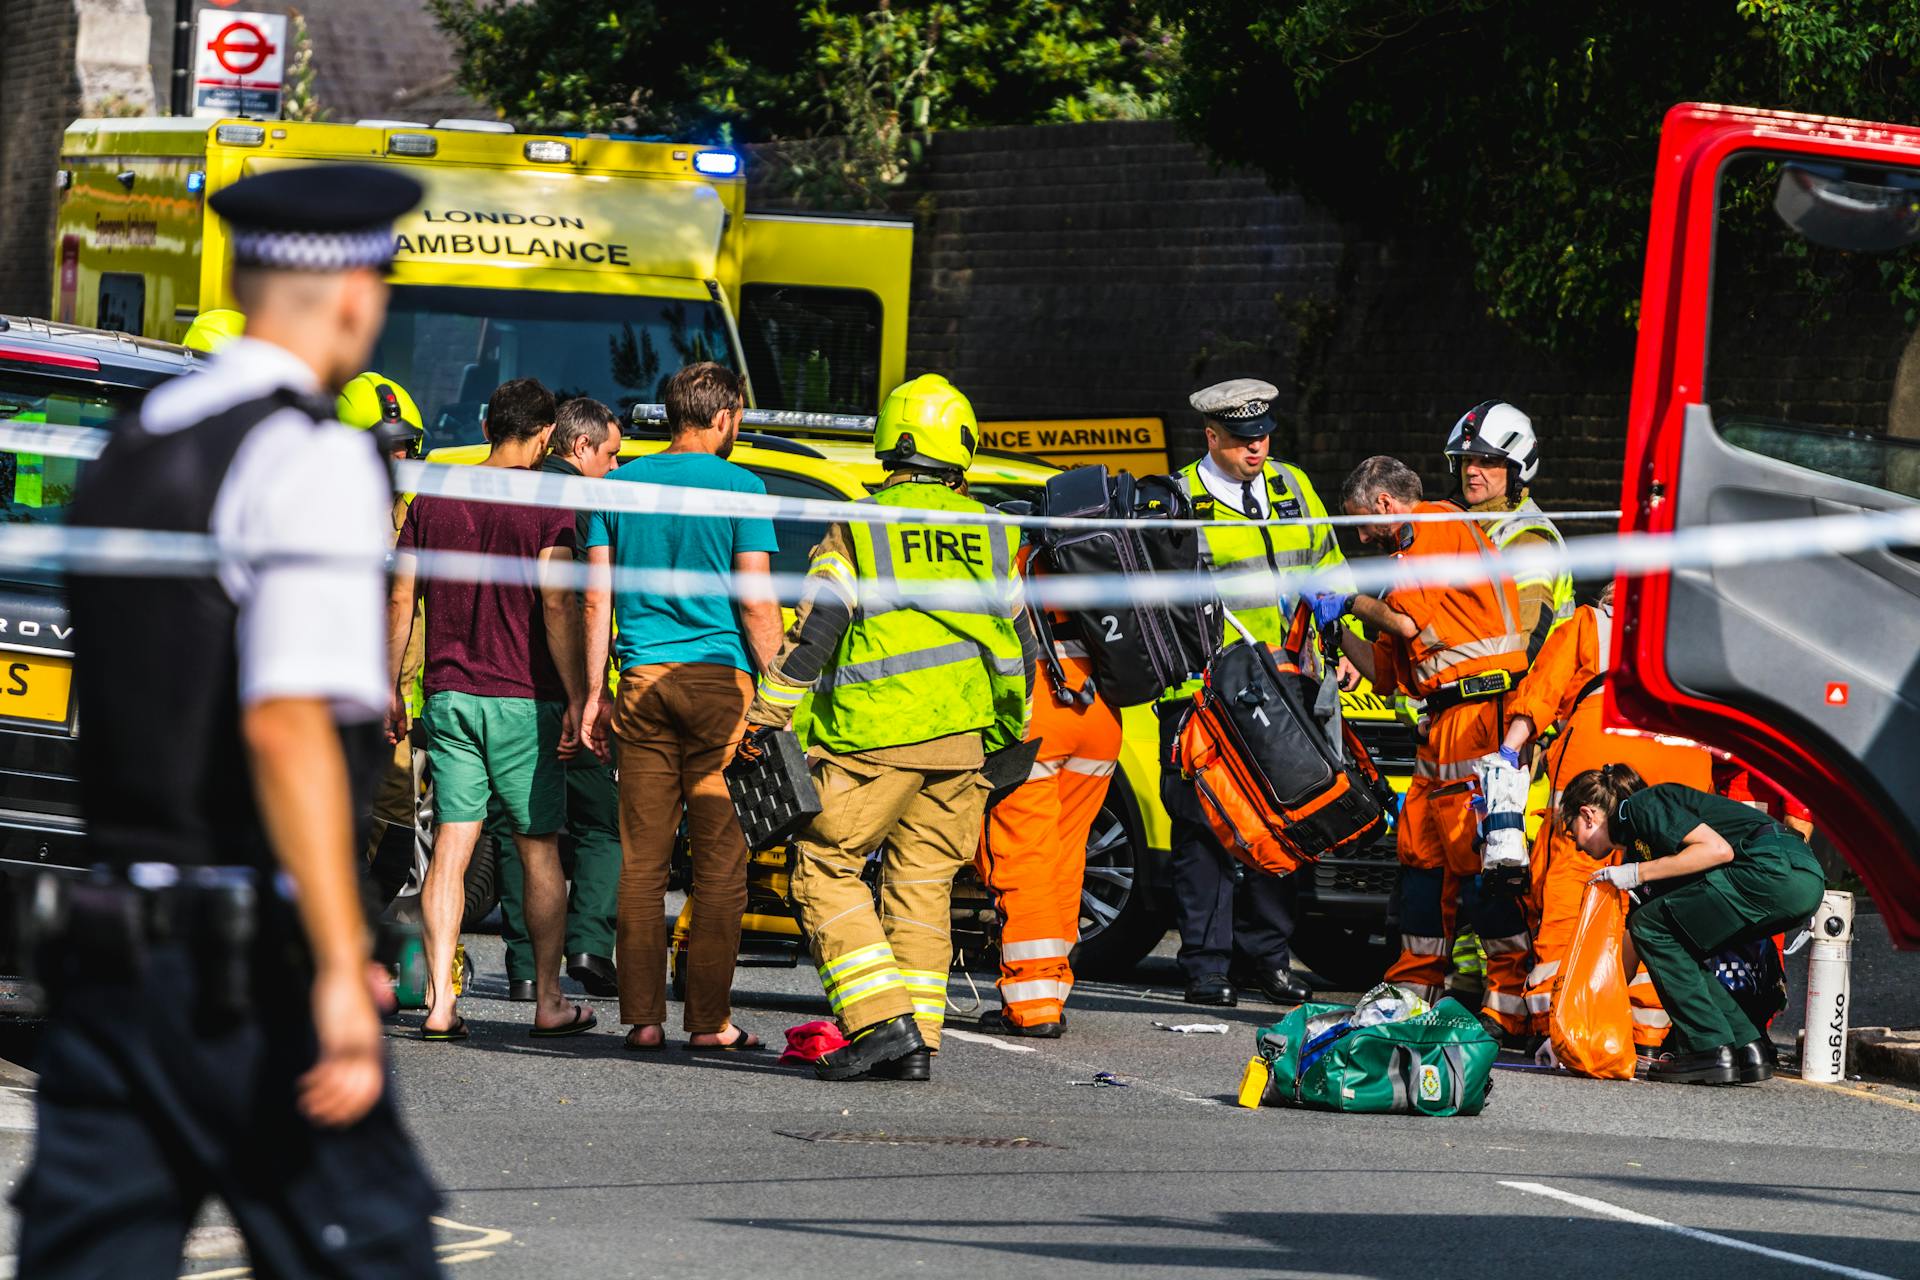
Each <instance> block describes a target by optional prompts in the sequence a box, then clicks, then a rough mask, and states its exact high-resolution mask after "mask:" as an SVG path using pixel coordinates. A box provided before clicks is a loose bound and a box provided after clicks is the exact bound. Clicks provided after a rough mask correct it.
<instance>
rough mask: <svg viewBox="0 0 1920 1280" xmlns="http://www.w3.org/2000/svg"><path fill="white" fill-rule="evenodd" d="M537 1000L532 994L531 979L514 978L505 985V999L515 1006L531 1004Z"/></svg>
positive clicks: (537, 997)
mask: <svg viewBox="0 0 1920 1280" xmlns="http://www.w3.org/2000/svg"><path fill="white" fill-rule="evenodd" d="M539 998H540V997H539V996H537V995H535V994H534V990H533V979H532V978H515V979H514V980H513V981H511V982H509V983H508V984H507V999H509V1000H511V1001H513V1002H514V1003H515V1004H532V1003H533V1002H534V1001H535V1000H538V999H539Z"/></svg>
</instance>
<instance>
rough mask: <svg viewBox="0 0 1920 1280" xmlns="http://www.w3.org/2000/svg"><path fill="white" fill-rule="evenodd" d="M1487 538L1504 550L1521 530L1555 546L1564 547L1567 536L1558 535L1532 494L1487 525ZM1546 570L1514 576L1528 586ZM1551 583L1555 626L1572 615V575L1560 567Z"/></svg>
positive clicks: (1558, 532) (1543, 580)
mask: <svg viewBox="0 0 1920 1280" xmlns="http://www.w3.org/2000/svg"><path fill="white" fill-rule="evenodd" d="M1486 530H1487V541H1489V542H1491V543H1493V545H1494V546H1496V547H1498V548H1500V550H1502V551H1505V550H1506V549H1507V545H1508V544H1509V543H1511V542H1512V541H1513V540H1514V539H1515V538H1518V537H1519V536H1520V535H1521V534H1523V533H1538V534H1540V535H1541V536H1543V537H1545V538H1546V540H1547V541H1549V542H1551V543H1552V544H1553V545H1554V546H1556V547H1565V546H1566V545H1567V544H1566V539H1564V538H1562V537H1561V536H1560V530H1558V529H1556V528H1555V527H1554V525H1553V521H1551V520H1549V519H1547V516H1546V513H1545V512H1543V511H1541V510H1540V504H1539V503H1537V502H1535V501H1534V500H1533V499H1532V498H1522V499H1520V505H1519V506H1517V507H1515V508H1514V509H1513V511H1512V512H1511V513H1510V514H1508V515H1507V516H1506V517H1504V518H1503V519H1500V520H1496V521H1494V522H1493V523H1492V524H1489V525H1487V526H1486ZM1547 581H1549V579H1548V578H1547V576H1546V575H1545V574H1533V575H1531V576H1529V577H1525V578H1520V579H1517V581H1516V584H1517V585H1518V586H1521V587H1528V586H1531V585H1533V584H1534V583H1536V582H1547ZM1551 581H1552V584H1553V625H1554V626H1555V627H1558V626H1559V625H1560V624H1561V623H1563V622H1565V621H1566V620H1567V619H1568V618H1571V617H1572V616H1573V575H1572V574H1570V573H1568V572H1567V571H1566V570H1565V569H1562V570H1561V571H1560V572H1559V573H1558V574H1556V575H1555V576H1554V577H1553V578H1552V579H1551Z"/></svg>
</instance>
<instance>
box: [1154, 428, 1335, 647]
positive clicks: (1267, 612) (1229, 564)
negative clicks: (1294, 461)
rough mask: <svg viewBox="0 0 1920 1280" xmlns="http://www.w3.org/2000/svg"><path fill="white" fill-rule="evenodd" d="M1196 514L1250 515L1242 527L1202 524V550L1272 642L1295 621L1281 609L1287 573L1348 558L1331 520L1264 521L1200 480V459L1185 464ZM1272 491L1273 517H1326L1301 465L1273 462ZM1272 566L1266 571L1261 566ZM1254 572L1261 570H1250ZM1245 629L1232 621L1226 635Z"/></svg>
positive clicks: (1260, 635) (1242, 615)
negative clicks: (1253, 519)
mask: <svg viewBox="0 0 1920 1280" xmlns="http://www.w3.org/2000/svg"><path fill="white" fill-rule="evenodd" d="M1180 476H1181V478H1182V479H1183V480H1185V481H1186V486H1187V496H1188V497H1190V498H1191V499H1192V500H1193V513H1194V517H1195V518H1196V519H1200V520H1248V521H1249V523H1248V524H1247V525H1246V526H1245V527H1242V528H1235V527H1234V526H1232V525H1215V526H1212V527H1210V528H1206V529H1203V530H1201V554H1202V556H1203V557H1204V559H1205V561H1206V563H1207V566H1208V567H1209V568H1210V569H1212V570H1213V571H1214V572H1215V573H1217V574H1220V575H1221V584H1220V596H1221V599H1222V600H1224V601H1225V602H1226V606H1227V608H1229V609H1231V610H1233V615H1234V617H1236V618H1238V619H1240V621H1241V622H1242V623H1244V624H1245V626H1246V628H1247V630H1248V631H1251V632H1252V633H1253V638H1254V639H1256V640H1260V641H1263V642H1264V643H1267V644H1280V643H1282V642H1283V641H1284V640H1285V639H1286V635H1287V622H1288V619H1287V618H1284V617H1282V616H1281V614H1280V594H1281V592H1282V591H1283V590H1284V589H1285V588H1284V585H1283V584H1284V582H1285V577H1284V575H1286V574H1289V573H1296V574H1297V573H1305V572H1306V571H1307V570H1309V569H1313V568H1315V567H1321V568H1324V567H1328V566H1331V565H1335V564H1340V563H1342V562H1343V561H1344V560H1345V557H1344V556H1343V555H1342V553H1341V551H1340V544H1339V542H1338V541H1336V540H1335V538H1334V536H1333V526H1332V525H1326V524H1292V525H1258V524H1253V523H1251V521H1250V518H1249V517H1248V516H1247V515H1246V514H1245V513H1243V512H1241V511H1238V510H1236V509H1234V508H1232V507H1229V506H1227V505H1225V504H1223V503H1218V502H1215V501H1214V498H1213V494H1212V492H1211V491H1209V490H1208V488H1207V486H1206V482H1205V481H1204V480H1202V479H1201V478H1200V463H1199V461H1198V460H1195V461H1193V462H1190V463H1188V464H1187V465H1186V466H1185V467H1183V468H1181V471H1180ZM1262 479H1263V480H1264V481H1265V490H1266V518H1267V519H1272V520H1286V519H1292V518H1295V517H1299V516H1315V515H1321V516H1323V515H1325V514H1326V508H1325V507H1323V506H1321V505H1320V498H1319V495H1318V494H1316V493H1314V491H1313V484H1312V482H1311V481H1309V480H1308V479H1307V476H1306V473H1305V472H1304V471H1302V470H1300V468H1298V467H1295V466H1292V465H1290V464H1288V463H1285V462H1278V463H1276V462H1268V463H1267V465H1266V470H1265V473H1264V475H1263V477H1262ZM1262 565H1265V566H1266V568H1267V570H1268V572H1267V573H1265V574H1262V573H1259V572H1257V570H1258V569H1259V568H1260V567H1261V566H1262ZM1249 571H1254V572H1249ZM1238 634H1239V633H1238V632H1236V631H1235V630H1234V629H1233V626H1232V624H1231V623H1229V624H1227V627H1226V630H1225V632H1224V634H1223V636H1222V640H1223V641H1224V640H1230V639H1232V638H1233V637H1234V636H1236V635H1238Z"/></svg>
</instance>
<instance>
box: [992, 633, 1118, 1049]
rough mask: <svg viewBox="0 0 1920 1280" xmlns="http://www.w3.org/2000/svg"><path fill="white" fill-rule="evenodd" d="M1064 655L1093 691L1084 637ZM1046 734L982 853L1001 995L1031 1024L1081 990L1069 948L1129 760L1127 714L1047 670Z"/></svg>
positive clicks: (1042, 719) (1040, 714) (1072, 676)
mask: <svg viewBox="0 0 1920 1280" xmlns="http://www.w3.org/2000/svg"><path fill="white" fill-rule="evenodd" d="M1055 626H1056V628H1057V629H1058V630H1059V631H1060V632H1065V630H1066V629H1065V627H1064V626H1063V625H1062V622H1061V620H1059V619H1057V618H1056V621H1055ZM1054 652H1055V654H1056V655H1057V656H1058V657H1059V660H1060V666H1061V668H1062V670H1063V671H1064V672H1065V674H1066V678H1067V685H1068V687H1069V688H1073V689H1081V688H1085V687H1086V685H1087V681H1088V679H1089V678H1090V677H1091V676H1092V674H1093V668H1092V666H1091V664H1090V663H1089V662H1088V660H1087V651H1086V648H1085V646H1084V645H1083V643H1082V642H1081V641H1080V640H1078V639H1064V638H1063V639H1059V640H1056V641H1054ZM1036 739H1037V740H1038V741H1039V743H1040V754H1039V756H1038V757H1037V758H1036V759H1035V760H1034V763H1033V771H1032V772H1031V773H1029V774H1028V775H1027V781H1026V782H1025V783H1023V784H1022V785H1021V786H1020V787H1019V789H1017V790H1016V791H1014V792H1013V793H1012V794H1011V795H1009V796H1007V797H1006V798H1005V799H1004V800H1002V801H1000V803H999V804H997V805H995V806H994V808H993V811H992V813H990V814H989V815H988V816H987V824H986V830H985V832H984V833H983V835H982V837H981V840H980V853H979V857H978V859H977V862H978V866H979V869H980V878H981V879H982V880H984V881H986V884H987V888H988V889H989V890H990V891H991V892H992V893H993V897H994V905H995V907H996V908H997V909H998V910H999V913H1000V921H1001V923H1000V979H999V985H1000V999H1001V1001H1002V1003H1003V1004H1004V1005H1005V1006H1006V1015H1007V1017H1008V1019H1009V1020H1011V1021H1012V1022H1013V1023H1014V1025H1016V1026H1021V1027H1031V1026H1038V1025H1041V1024H1044V1023H1049V1022H1059V1021H1060V1017H1061V1010H1062V1006H1064V1005H1065V1004H1066V1000H1067V995H1068V993H1069V992H1071V991H1072V990H1073V970H1072V968H1071V967H1070V966H1069V965H1068V963H1067V954H1068V952H1070V951H1071V950H1072V949H1073V945H1074V943H1076V942H1078V941H1079V940H1080V893H1081V885H1082V883H1083V882H1084V880H1085V879H1086V871H1087V833H1088V831H1090V830H1091V829H1092V827H1093V821H1094V819H1095V818H1096V817H1097V816H1098V815H1099V813H1100V805H1101V803H1102V802H1103V801H1105V799H1106V797H1107V786H1108V784H1109V783H1110V782H1111V781H1112V780H1113V773H1114V769H1115V767H1116V765H1117V762H1118V761H1119V759H1120V713H1119V712H1118V711H1116V710H1114V708H1113V706H1112V704H1110V703H1109V702H1108V701H1107V700H1106V699H1105V698H1102V697H1098V696H1095V697H1094V699H1093V700H1092V702H1091V703H1088V704H1086V705H1081V704H1080V703H1078V702H1072V703H1066V704H1062V703H1061V701H1060V699H1059V698H1058V697H1057V696H1055V695H1054V694H1053V692H1052V690H1051V686H1050V685H1049V683H1048V680H1047V673H1046V671H1045V669H1044V667H1042V668H1041V669H1039V670H1036V672H1035V673H1034V683H1033V719H1032V722H1031V723H1030V724H1029V725H1028V727H1027V740H1028V741H1029V742H1031V741H1034V740H1036Z"/></svg>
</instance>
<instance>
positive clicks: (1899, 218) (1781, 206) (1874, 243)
mask: <svg viewBox="0 0 1920 1280" xmlns="http://www.w3.org/2000/svg"><path fill="white" fill-rule="evenodd" d="M1773 211H1774V212H1775V213H1777V214H1779V215H1780V220H1781V221H1782V222H1784V223H1786V224H1787V225H1788V226H1789V227H1792V228H1793V229H1794V230H1795V231H1797V232H1799V233H1800V234H1801V235H1802V236H1805V237H1806V238H1807V239H1808V240H1811V241H1813V243H1815V244H1817V245H1822V246H1824V247H1826V248H1828V249H1842V250H1845V251H1846V252H1848V253H1889V252H1891V251H1893V250H1895V249H1900V248H1904V247H1905V246H1907V245H1910V244H1915V243H1920V175H1915V174H1910V173H1904V172H1901V171H1899V170H1895V169H1868V168H1862V167H1859V166H1853V165H1845V166H1843V165H1832V164H1811V163H1805V162H1802V161H1794V160H1790V161H1787V162H1785V163H1783V164H1782V165H1781V166H1780V183H1779V186H1778V188H1777V189H1776V190H1775V192H1774V197H1773Z"/></svg>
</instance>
